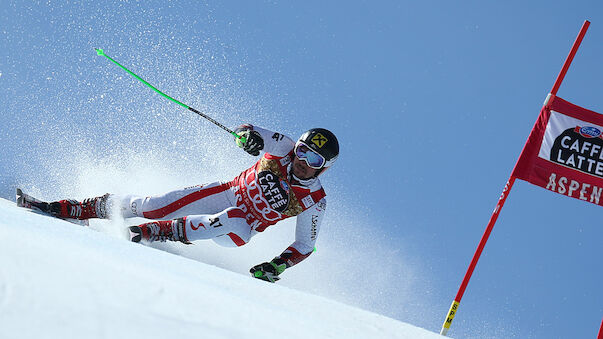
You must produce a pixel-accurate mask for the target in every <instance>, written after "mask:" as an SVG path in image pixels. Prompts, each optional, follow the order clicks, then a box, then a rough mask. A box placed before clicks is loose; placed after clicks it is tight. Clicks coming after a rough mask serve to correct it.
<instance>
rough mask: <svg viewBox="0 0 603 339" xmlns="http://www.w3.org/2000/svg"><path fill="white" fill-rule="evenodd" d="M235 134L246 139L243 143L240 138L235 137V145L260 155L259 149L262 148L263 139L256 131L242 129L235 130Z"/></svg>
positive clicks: (254, 154) (252, 153)
mask: <svg viewBox="0 0 603 339" xmlns="http://www.w3.org/2000/svg"><path fill="white" fill-rule="evenodd" d="M237 135H239V136H242V137H243V138H245V139H246V141H245V142H244V143H243V142H242V141H241V139H240V138H237V139H235V141H236V142H237V146H239V147H240V148H242V149H243V150H244V151H245V152H247V153H249V154H251V155H253V156H257V155H260V151H261V150H262V149H264V139H262V136H261V135H260V133H258V132H257V131H252V130H248V129H247V130H242V131H237Z"/></svg>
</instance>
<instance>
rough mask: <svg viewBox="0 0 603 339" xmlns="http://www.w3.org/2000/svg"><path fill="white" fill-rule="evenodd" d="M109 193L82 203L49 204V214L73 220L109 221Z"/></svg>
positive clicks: (68, 201) (57, 202) (62, 201)
mask: <svg viewBox="0 0 603 339" xmlns="http://www.w3.org/2000/svg"><path fill="white" fill-rule="evenodd" d="M109 196H110V195H109V193H107V194H105V195H103V196H100V197H96V198H88V199H85V200H84V201H82V202H79V201H77V200H60V201H54V202H51V203H48V213H50V214H52V215H54V216H56V217H58V218H71V219H78V220H86V219H92V218H99V219H108V218H109V212H110V208H109V207H110V206H108V204H107V201H108V199H109Z"/></svg>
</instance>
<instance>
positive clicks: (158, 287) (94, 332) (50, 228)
mask: <svg viewBox="0 0 603 339" xmlns="http://www.w3.org/2000/svg"><path fill="white" fill-rule="evenodd" d="M0 240H1V241H2V245H1V246H0V314H1V316H0V337H1V338H168V337H173V338H257V337H263V336H268V337H275V336H276V337H281V338H304V339H305V338H413V339H417V338H419V339H420V338H440V336H439V335H437V334H435V333H432V332H429V331H427V330H424V329H421V328H418V327H415V326H412V325H409V324H406V323H403V322H400V321H397V320H394V319H391V318H387V317H385V316H381V315H378V314H375V313H371V312H367V311H364V310H360V309H357V308H353V307H351V306H347V305H344V304H341V303H338V302H334V301H331V300H328V299H326V298H323V297H318V296H314V295H311V294H307V293H302V292H299V291H296V290H293V289H290V288H286V287H283V286H279V285H278V284H270V283H266V282H263V281H260V280H255V279H253V278H251V277H249V276H244V275H242V274H238V273H234V272H230V271H227V270H224V269H221V268H218V267H215V266H211V265H207V264H204V263H200V262H198V261H194V260H191V259H187V258H184V257H182V256H178V255H175V254H172V253H168V252H165V251H161V250H158V249H155V248H151V247H147V246H144V245H140V244H134V243H130V242H127V241H125V239H120V238H119V237H113V236H111V235H110V234H107V233H104V232H97V231H95V230H93V229H90V228H87V227H81V226H77V225H74V224H71V223H68V222H65V221H62V220H59V219H54V218H50V217H47V216H43V215H39V214H36V213H32V212H30V211H27V210H24V209H21V208H18V207H16V205H15V204H14V203H13V202H11V201H8V200H5V199H0Z"/></svg>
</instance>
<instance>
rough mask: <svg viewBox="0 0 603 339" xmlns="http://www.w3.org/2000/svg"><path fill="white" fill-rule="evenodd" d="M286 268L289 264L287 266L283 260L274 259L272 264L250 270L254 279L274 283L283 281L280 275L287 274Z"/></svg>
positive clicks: (264, 264) (256, 266)
mask: <svg viewBox="0 0 603 339" xmlns="http://www.w3.org/2000/svg"><path fill="white" fill-rule="evenodd" d="M286 268H287V264H285V262H284V261H283V260H278V259H274V260H272V261H271V262H265V263H262V264H259V265H255V266H253V267H252V268H251V269H250V270H249V273H251V275H252V276H253V277H254V278H257V279H262V280H264V281H269V282H271V283H273V282H276V281H278V280H280V279H281V278H279V277H278V275H279V274H281V273H283V272H285V269H286Z"/></svg>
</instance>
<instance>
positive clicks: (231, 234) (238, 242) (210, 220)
mask: <svg viewBox="0 0 603 339" xmlns="http://www.w3.org/2000/svg"><path fill="white" fill-rule="evenodd" d="M184 230H185V234H186V237H187V239H188V240H190V241H192V240H199V239H213V240H214V241H215V242H216V243H217V244H218V245H221V246H226V247H237V246H243V245H245V244H246V243H248V242H249V239H250V238H251V233H252V231H251V226H250V225H249V224H248V223H247V220H245V212H243V210H241V209H240V208H238V207H230V208H227V209H226V210H224V211H222V212H220V213H217V214H214V215H191V216H188V217H186V224H185V227H184Z"/></svg>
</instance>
